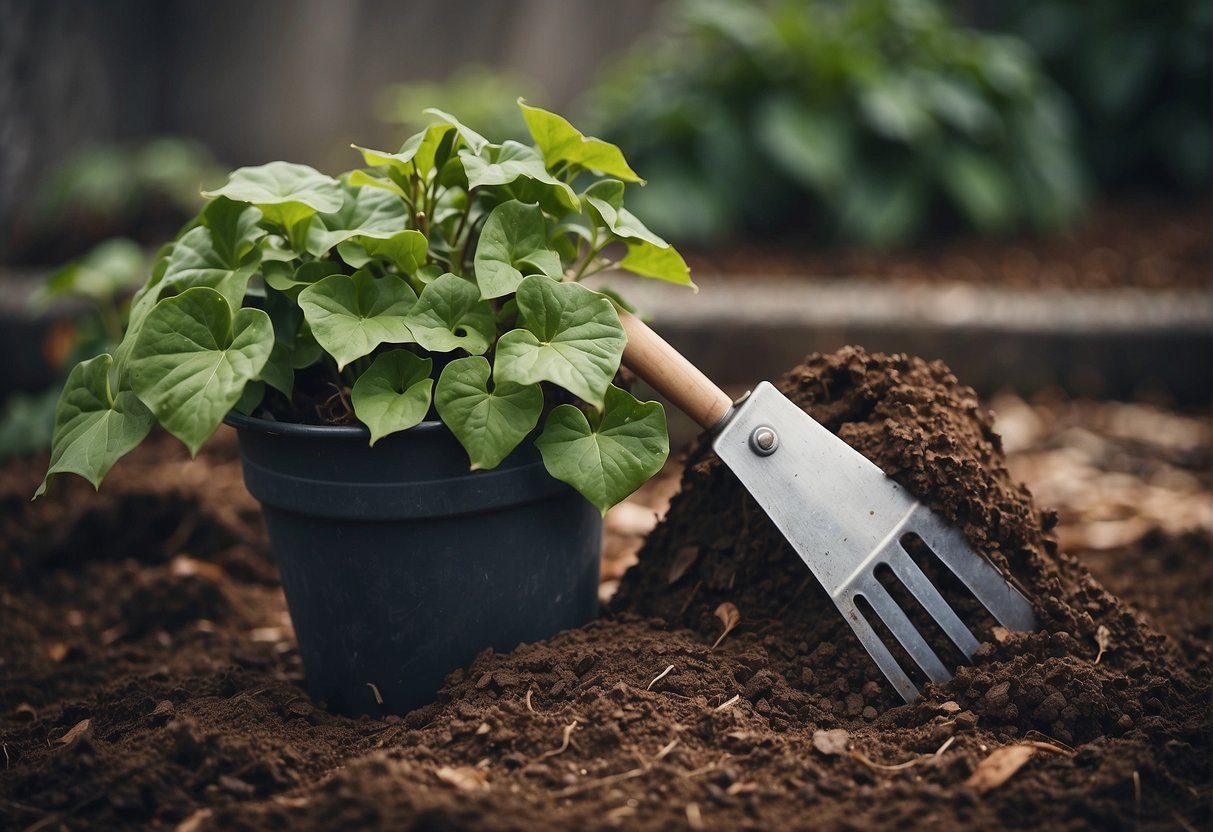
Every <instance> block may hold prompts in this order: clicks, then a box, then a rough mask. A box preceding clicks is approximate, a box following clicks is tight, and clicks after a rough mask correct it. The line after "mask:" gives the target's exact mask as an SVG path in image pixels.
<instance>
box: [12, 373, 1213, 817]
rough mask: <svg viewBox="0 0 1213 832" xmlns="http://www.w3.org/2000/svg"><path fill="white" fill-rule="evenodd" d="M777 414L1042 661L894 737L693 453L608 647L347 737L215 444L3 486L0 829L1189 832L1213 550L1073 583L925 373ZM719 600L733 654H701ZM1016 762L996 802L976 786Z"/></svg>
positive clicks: (983, 654)
mask: <svg viewBox="0 0 1213 832" xmlns="http://www.w3.org/2000/svg"><path fill="white" fill-rule="evenodd" d="M781 386H782V387H783V389H784V390H785V391H786V392H787V393H788V394H789V395H790V396H791V397H792V398H793V399H794V400H796V401H797V402H798V403H800V404H802V405H803V406H805V407H806V408H807V409H808V410H809V411H810V412H811V413H812V414H813V415H814V416H815V417H816V418H818V419H819V420H820V421H822V422H823V424H825V425H826V426H827V427H829V428H830V429H831V430H834V431H836V432H837V433H838V434H839V435H840V436H842V437H843V438H844V439H845V440H846V441H848V442H850V443H851V444H852V445H854V446H855V447H857V448H859V449H860V450H861V451H862V452H864V453H865V454H866V455H868V456H869V457H870V458H872V459H873V460H874V461H876V462H877V463H878V464H880V465H881V466H882V467H884V468H885V470H886V471H888V472H889V473H890V474H891V475H893V476H894V477H896V478H897V479H898V480H900V481H901V482H903V483H904V484H905V485H906V486H907V487H909V488H910V489H912V490H913V491H914V492H915V493H916V494H919V495H920V496H922V497H923V498H924V499H925V500H926V501H927V502H929V503H930V504H931V505H932V506H933V507H935V508H936V509H937V510H939V511H941V512H943V513H944V514H945V515H947V516H948V517H949V518H951V519H953V520H954V521H955V522H957V523H958V524H959V526H960V527H961V528H962V529H964V531H965V532H966V534H967V535H968V537H969V539H970V541H971V542H972V543H973V544H974V546H976V547H977V548H979V549H980V550H982V551H983V552H985V553H987V554H988V555H990V556H991V557H992V558H994V559H995V560H996V561H999V562H1001V563H1007V564H1009V565H1010V567H1011V570H1012V571H1013V572H1014V574H1015V576H1016V577H1017V579H1018V580H1019V581H1021V582H1022V583H1023V584H1024V586H1025V588H1026V589H1027V591H1028V593H1029V594H1030V595H1031V597H1032V598H1033V599H1034V601H1035V602H1036V605H1037V609H1038V612H1039V614H1040V617H1041V619H1042V625H1043V626H1042V630H1041V631H1040V632H1039V633H1036V634H1033V635H1009V634H1006V633H1004V632H1001V631H994V630H992V629H991V628H988V627H983V628H982V629H981V635H982V637H983V639H985V644H984V645H983V647H982V649H981V651H980V655H979V658H978V661H977V663H976V664H975V665H974V666H972V667H968V668H962V669H960V671H959V672H958V673H957V675H956V678H955V679H954V680H953V681H952V682H950V683H948V684H946V685H942V686H934V687H930V688H928V690H927V691H926V693H925V695H924V696H923V697H922V698H921V699H919V700H918V701H916V702H915V703H913V704H910V705H902V704H898V702H897V700H896V699H895V697H894V695H893V694H892V693H891V692H890V690H889V689H888V688H887V686H886V685H885V684H884V683H883V682H882V681H881V679H880V677H879V674H878V671H876V669H875V667H874V666H873V665H871V663H870V662H869V661H868V660H867V659H866V657H865V656H864V655H863V654H862V653H861V652H860V648H858V645H857V643H856V642H855V641H854V639H853V637H852V636H851V634H850V632H849V630H847V629H846V628H845V626H844V625H843V624H842V623H841V621H840V619H838V617H837V615H836V614H835V613H833V612H832V611H831V610H830V608H829V606H828V605H829V602H828V600H826V599H824V598H823V597H822V594H821V593H820V591H819V590H817V589H816V588H815V587H814V586H813V585H812V583H811V582H810V581H807V580H806V577H807V573H806V572H805V569H804V567H803V565H802V564H801V563H800V562H799V560H798V559H796V558H795V556H794V555H793V554H792V553H791V551H790V549H789V548H788V547H787V545H786V544H785V543H784V542H783V541H782V539H781V538H779V536H778V535H777V534H776V533H775V532H774V530H773V528H772V527H771V526H770V524H769V521H767V520H766V519H765V517H764V516H763V515H762V513H761V511H759V510H757V508H756V507H755V506H754V505H753V504H752V502H751V501H750V499H749V498H748V497H747V496H746V495H745V494H744V492H743V491H742V490H741V489H740V487H739V486H738V484H737V483H736V481H735V480H734V479H733V478H732V476H731V475H730V474H729V473H728V472H727V471H725V470H724V469H723V468H722V467H721V466H720V464H719V463H718V462H717V461H715V459H714V458H713V457H712V456H711V455H710V454H709V453H707V452H706V451H704V450H703V449H694V450H693V451H692V452H691V456H690V460H689V464H688V466H687V469H686V474H685V477H684V481H683V485H682V492H681V493H680V495H679V496H677V497H676V498H675V499H674V502H673V504H672V506H671V509H670V512H669V514H668V516H667V518H666V520H665V521H664V522H663V523H662V524H660V525H659V526H658V527H657V528H656V529H655V530H654V531H653V532H652V533H651V534H650V536H649V539H648V542H647V544H646V546H645V548H644V550H643V551H642V552H641V554H640V561H639V564H638V565H637V566H636V567H635V568H633V569H632V570H630V571H629V572H628V573H627V574H626V575H625V576H624V578H623V580H622V582H621V586H620V590H619V593H618V594H617V596H616V598H615V600H614V601H613V602H612V603H613V607H612V610H611V612H610V613H609V614H608V615H607V616H606V617H605V618H604V619H603V620H602V621H600V622H598V623H597V624H594V625H591V626H589V627H586V628H584V629H581V630H576V631H570V632H567V633H564V634H561V635H560V636H557V637H556V638H554V639H552V640H550V641H548V642H544V643H539V644H534V645H527V646H520V647H519V648H518V649H516V650H515V651H513V652H511V653H508V654H492V653H486V654H484V655H482V656H480V657H479V658H478V659H477V660H476V662H475V663H474V664H473V665H472V666H471V667H470V668H469V669H467V670H466V671H463V672H457V673H456V674H454V675H453V676H452V677H451V679H450V681H449V683H448V685H447V686H446V688H445V689H444V690H443V691H442V692H441V693H440V694H439V696H438V699H437V701H436V702H435V703H434V704H432V705H430V706H427V707H426V708H423V709H421V710H419V711H416V712H413V713H411V714H408V715H405V716H404V717H403V718H390V719H387V720H382V721H374V720H367V719H363V720H350V719H345V718H340V717H335V716H331V715H329V714H327V713H325V712H324V711H322V710H320V709H318V708H317V707H315V706H314V705H313V703H311V702H310V701H309V700H308V699H307V697H306V695H305V694H304V693H303V691H302V689H301V688H300V687H299V681H300V678H301V668H300V666H299V662H298V657H297V654H296V652H295V648H294V642H293V636H292V635H291V632H290V629H289V622H287V621H286V619H285V612H284V609H285V608H284V604H283V600H282V597H281V594H280V590H279V589H278V586H277V579H276V576H275V574H274V571H273V568H272V565H271V563H270V561H269V559H268V555H267V552H266V544H265V537H264V532H263V531H262V529H261V526H260V522H259V519H258V515H257V512H256V506H255V504H254V503H253V502H252V500H251V498H249V497H248V496H247V494H246V493H245V492H244V491H243V489H242V487H241V486H240V482H239V467H238V463H237V462H236V461H235V457H234V447H233V444H232V440H231V437H230V436H228V435H226V434H225V435H224V436H223V437H221V440H220V441H219V442H218V443H215V444H214V445H213V446H212V447H211V448H210V449H209V450H208V451H207V452H206V453H205V454H204V455H202V456H201V457H200V458H199V459H198V460H195V461H192V462H191V461H187V460H185V459H184V457H183V454H181V452H180V451H179V450H178V449H177V448H176V447H175V446H174V445H172V444H171V443H170V442H169V441H168V440H167V439H163V440H158V441H156V442H154V443H152V444H151V445H150V446H148V447H146V448H143V449H141V450H140V451H138V452H136V453H135V454H133V455H132V456H131V457H129V458H128V459H127V460H125V461H124V462H123V463H122V464H120V465H119V466H118V467H117V468H116V469H115V471H114V472H113V473H112V475H111V478H110V480H109V481H107V483H106V487H105V489H104V491H103V492H102V493H101V494H99V495H95V494H93V493H91V491H90V490H89V489H88V487H87V485H83V484H82V483H79V482H68V481H64V482H61V483H60V484H59V485H58V486H57V488H56V490H55V495H54V497H53V498H52V499H49V500H41V501H38V502H36V503H32V504H31V503H29V502H28V495H29V494H30V493H31V492H32V490H33V488H34V487H35V485H36V484H37V479H38V477H39V475H40V469H39V468H38V464H39V463H40V461H35V462H34V463H33V464H29V465H24V466H10V467H9V468H6V469H0V750H2V752H3V753H2V755H0V756H3V758H4V759H3V762H0V827H2V828H14V829H25V828H33V829H58V828H69V829H82V828H106V829H111V828H141V829H142V828H169V829H171V828H177V829H180V830H182V832H195V831H196V830H208V829H216V830H217V829H266V828H290V829H332V828H385V829H387V828H393V829H396V828H413V829H465V828H466V829H548V828H550V829H567V828H576V827H581V828H594V829H597V828H615V827H621V828H639V829H666V828H671V827H673V828H692V829H698V828H707V829H785V828H805V827H807V826H813V827H823V828H839V829H858V828H872V827H882V828H883V827H892V826H900V825H908V824H915V825H920V826H924V827H926V826H936V825H946V826H949V827H965V828H970V827H978V826H985V827H995V828H1027V827H1040V828H1045V829H1085V828H1109V829H1114V828H1133V827H1139V828H1146V829H1155V828H1157V829H1164V828H1166V829H1170V828H1201V827H1202V826H1203V825H1204V823H1205V822H1206V821H1207V819H1208V817H1209V811H1210V776H1209V772H1210V741H1209V736H1210V735H1209V732H1210V715H1209V707H1208V705H1209V697H1210V670H1209V657H1210V654H1209V642H1208V636H1209V629H1208V623H1207V622H1208V618H1209V616H1208V612H1209V603H1208V586H1207V581H1208V577H1209V573H1210V567H1209V559H1208V552H1209V547H1210V539H1209V536H1208V534H1207V533H1203V532H1202V533H1188V534H1185V535H1169V534H1164V533H1162V532H1159V533H1156V534H1153V535H1147V536H1146V538H1144V539H1143V540H1142V541H1141V542H1140V543H1139V544H1136V545H1135V546H1133V547H1127V548H1122V549H1106V550H1102V551H1100V552H1098V553H1096V554H1093V555H1091V556H1090V559H1089V560H1081V559H1078V558H1075V557H1070V556H1067V555H1064V554H1061V553H1059V552H1058V551H1057V549H1056V546H1055V544H1054V542H1053V539H1052V537H1051V533H1050V531H1049V526H1050V525H1051V522H1052V516H1051V515H1049V514H1041V513H1040V512H1038V511H1037V509H1036V508H1035V507H1034V506H1033V504H1032V501H1031V497H1030V495H1029V494H1028V492H1027V491H1026V489H1024V488H1023V487H1022V486H1019V485H1018V484H1017V483H1016V482H1015V481H1014V480H1013V479H1012V478H1011V476H1010V475H1009V474H1008V473H1007V470H1006V467H1005V464H1004V455H1003V453H1002V450H1001V448H1000V444H999V440H998V438H997V437H996V436H995V435H994V434H993V432H992V430H991V422H990V417H989V415H988V413H987V412H986V411H985V410H984V409H983V408H982V407H981V406H980V405H979V404H978V402H977V400H976V399H975V397H974V396H973V395H972V394H971V393H970V392H969V391H967V390H966V389H964V388H962V387H960V386H959V385H958V384H957V383H956V381H955V379H954V378H952V377H951V376H950V375H949V374H948V373H947V371H946V370H945V369H944V368H943V367H942V366H940V365H938V364H932V365H929V364H926V363H923V362H920V361H916V360H912V359H906V358H904V357H892V358H886V357H883V356H869V355H866V354H864V353H862V352H861V351H858V350H843V351H840V352H839V353H837V354H834V355H830V356H824V357H814V358H811V359H809V360H808V361H807V362H806V364H805V365H803V366H801V367H798V368H797V369H796V370H794V371H793V372H792V373H790V374H789V375H788V376H786V377H785V378H784V379H783V380H782V381H781ZM35 469H38V470H35ZM1081 557H1082V558H1087V555H1085V554H1082V555H1081ZM1088 566H1089V567H1091V568H1092V569H1093V570H1095V571H1096V573H1097V575H1099V577H1100V578H1101V579H1102V580H1104V581H1106V582H1107V585H1108V586H1109V587H1110V588H1112V589H1114V590H1115V591H1117V592H1119V593H1120V596H1121V597H1120V599H1118V598H1116V597H1114V596H1112V595H1110V594H1108V592H1106V591H1105V590H1104V589H1103V588H1102V587H1101V586H1100V584H1099V583H1097V582H1096V580H1095V579H1094V578H1092V577H1091V574H1090V573H1089V572H1088V571H1087V567H1088ZM675 567H676V568H675ZM724 601H728V602H730V603H732V604H734V605H736V607H737V608H738V610H739V612H740V615H741V623H740V626H738V627H737V628H736V629H735V630H733V631H732V632H731V633H729V634H728V635H727V636H726V637H725V638H724V639H723V641H722V642H721V643H720V645H719V646H718V647H716V648H715V649H713V647H712V644H713V642H715V641H716V639H717V637H718V636H719V634H720V630H721V621H720V619H718V618H717V617H716V616H715V614H714V613H715V610H716V609H717V607H718V606H719V604H720V603H722V602H724ZM958 603H960V602H958ZM975 620H977V621H978V622H980V620H981V619H980V617H977V616H975ZM1100 643H1102V644H1103V650H1102V655H1100V646H1099V644H1100ZM828 732H833V733H828ZM844 732H845V733H844ZM1016 746H1018V748H1016V749H1015V750H1011V751H1003V750H1001V749H1004V748H1007V747H1016ZM994 754H997V755H998V756H996V757H993V758H992V757H991V755H994ZM1017 754H1018V755H1021V758H1020V760H1019V762H1020V763H1022V766H1021V767H1019V768H1014V767H1013V766H1008V767H1007V768H1006V769H1004V771H1003V773H1004V774H1005V775H1006V776H1005V778H1002V782H999V781H1000V778H998V777H994V776H993V768H992V765H993V764H992V763H990V762H986V761H987V760H990V759H993V760H994V762H998V761H999V760H1006V759H1009V758H1010V757H1012V756H1014V755H1017ZM1029 757H1030V759H1029ZM1025 760H1026V762H1024V761H1025Z"/></svg>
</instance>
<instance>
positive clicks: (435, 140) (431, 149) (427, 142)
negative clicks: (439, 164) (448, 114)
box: [351, 124, 483, 195]
mask: <svg viewBox="0 0 1213 832" xmlns="http://www.w3.org/2000/svg"><path fill="white" fill-rule="evenodd" d="M454 129H455V126H454V125H453V124H431V125H429V126H428V127H426V128H425V129H424V130H422V131H421V132H420V133H417V134H416V135H413V136H409V137H408V138H407V139H406V140H405V142H404V144H403V145H402V146H401V148H400V150H399V151H398V152H396V153H385V152H384V151H382V150H371V149H370V148H366V147H359V146H358V145H351V147H353V148H354V149H355V150H357V151H359V152H360V153H361V154H362V158H363V160H364V161H365V162H366V163H367V164H368V165H373V166H376V167H380V166H382V167H387V168H390V169H391V170H393V171H394V172H396V173H397V174H398V175H400V176H402V177H405V178H407V177H409V176H412V175H413V174H414V173H417V174H419V175H424V174H425V173H426V172H428V171H429V170H430V168H432V167H434V161H435V159H436V155H437V152H438V148H439V146H440V145H441V144H442V140H443V139H444V138H445V137H446V134H447V133H449V132H451V131H452V130H454ZM477 135H479V134H477ZM481 139H482V140H483V136H482V137H481ZM401 195H403V191H402V192H401Z"/></svg>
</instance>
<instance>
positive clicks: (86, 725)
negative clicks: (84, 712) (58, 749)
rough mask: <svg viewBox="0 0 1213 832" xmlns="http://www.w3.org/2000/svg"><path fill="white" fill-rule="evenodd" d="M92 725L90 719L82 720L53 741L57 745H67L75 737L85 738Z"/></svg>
mask: <svg viewBox="0 0 1213 832" xmlns="http://www.w3.org/2000/svg"><path fill="white" fill-rule="evenodd" d="M92 725H93V721H92V720H91V719H82V720H80V721H79V722H77V723H76V724H75V725H73V726H72V728H71V730H70V731H68V732H67V733H66V734H64V735H63V736H62V737H60V738H59V739H57V740H55V742H57V743H59V744H60V745H67V744H68V743H70V742H71V741H72V740H74V739H76V738H77V737H80V736H86V735H87V734H88V733H89V729H91V728H92Z"/></svg>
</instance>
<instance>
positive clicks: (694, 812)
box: [686, 802, 703, 829]
mask: <svg viewBox="0 0 1213 832" xmlns="http://www.w3.org/2000/svg"><path fill="white" fill-rule="evenodd" d="M686 812H687V826H689V827H691V828H692V829H703V815H701V814H700V813H699V804H698V803H694V802H692V803H688V804H687V809H686Z"/></svg>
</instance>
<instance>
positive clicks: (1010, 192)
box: [940, 147, 1019, 234]
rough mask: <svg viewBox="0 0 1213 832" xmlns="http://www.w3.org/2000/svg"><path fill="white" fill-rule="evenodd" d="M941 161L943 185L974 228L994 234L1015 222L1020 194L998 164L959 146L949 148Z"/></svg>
mask: <svg viewBox="0 0 1213 832" xmlns="http://www.w3.org/2000/svg"><path fill="white" fill-rule="evenodd" d="M940 161H941V167H940V177H941V179H942V180H943V186H944V188H945V189H947V192H948V193H949V194H951V196H952V199H953V200H955V202H956V204H957V206H959V208H960V210H961V212H962V213H963V214H964V216H965V218H966V219H967V220H968V221H969V222H970V223H972V224H973V226H974V227H975V228H977V229H978V230H979V231H981V232H983V233H985V234H993V233H998V232H1005V231H1007V230H1009V229H1010V228H1011V227H1012V226H1013V225H1014V224H1015V220H1016V218H1017V217H1016V215H1017V212H1018V210H1019V194H1018V193H1017V191H1016V188H1015V184H1014V182H1013V181H1012V180H1011V178H1010V177H1009V176H1008V175H1007V174H1006V173H1005V172H1004V171H1003V169H1002V167H1001V166H1000V165H998V164H997V163H996V162H994V161H993V160H991V159H990V158H989V157H988V156H986V155H983V154H980V153H977V152H975V151H973V150H969V149H967V148H962V147H958V148H952V149H950V150H949V151H948V152H947V153H946V154H944V155H943V157H942V158H941V160H940Z"/></svg>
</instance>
